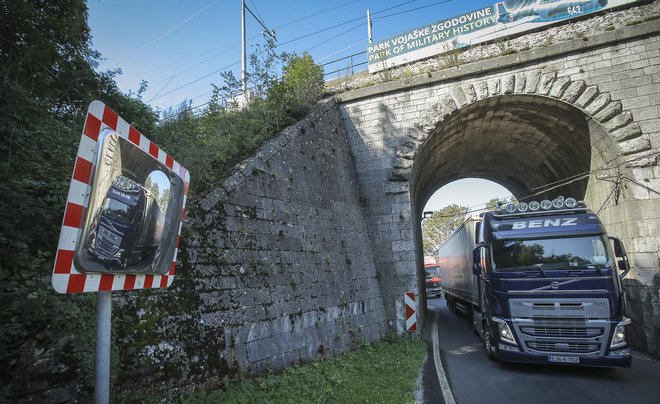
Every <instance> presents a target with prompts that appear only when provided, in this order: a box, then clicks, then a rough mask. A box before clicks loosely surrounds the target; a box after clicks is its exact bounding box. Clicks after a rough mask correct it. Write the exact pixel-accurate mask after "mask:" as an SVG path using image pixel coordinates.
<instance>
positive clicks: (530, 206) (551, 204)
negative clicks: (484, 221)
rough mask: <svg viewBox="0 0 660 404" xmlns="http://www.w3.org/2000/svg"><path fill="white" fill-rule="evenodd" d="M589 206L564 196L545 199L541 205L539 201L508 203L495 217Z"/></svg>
mask: <svg viewBox="0 0 660 404" xmlns="http://www.w3.org/2000/svg"><path fill="white" fill-rule="evenodd" d="M586 207H587V205H586V204H585V203H584V201H578V200H577V199H575V198H564V197H563V196H560V197H557V198H555V199H553V200H552V201H550V200H548V199H544V200H543V201H541V202H540V203H539V202H537V201H530V202H520V203H518V204H515V203H508V204H507V205H506V206H504V208H499V209H496V210H495V215H515V214H521V213H528V214H529V213H533V212H537V211H539V210H541V211H546V212H552V211H557V210H566V209H568V210H572V209H579V208H586Z"/></svg>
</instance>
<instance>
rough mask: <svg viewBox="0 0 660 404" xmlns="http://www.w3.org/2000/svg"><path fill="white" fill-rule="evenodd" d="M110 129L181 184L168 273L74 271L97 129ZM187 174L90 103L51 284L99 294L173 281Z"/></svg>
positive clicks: (108, 112)
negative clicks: (181, 194)
mask: <svg viewBox="0 0 660 404" xmlns="http://www.w3.org/2000/svg"><path fill="white" fill-rule="evenodd" d="M106 128H110V129H112V130H113V131H115V133H117V134H118V135H119V136H121V137H123V138H125V139H128V140H129V141H130V142H132V143H134V144H135V145H137V146H138V147H140V148H141V149H142V150H144V151H145V152H147V153H149V154H150V155H151V156H153V157H154V158H156V159H157V160H158V161H160V162H161V163H163V164H164V165H165V166H167V168H169V169H170V170H172V171H173V172H174V173H175V174H177V175H178V176H179V177H181V179H182V180H183V182H184V197H183V208H182V211H181V220H180V222H179V234H178V236H177V239H176V250H175V252H174V258H173V260H172V265H171V267H170V271H169V272H168V273H167V275H124V274H85V273H81V272H78V271H77V270H76V268H75V265H74V262H73V256H74V252H75V250H76V243H77V242H78V236H79V234H80V232H81V231H82V225H83V220H84V217H85V212H86V210H87V207H88V204H89V195H90V193H91V191H92V186H91V182H92V177H93V173H94V159H95V155H96V148H97V147H98V137H99V133H100V132H101V130H103V129H106ZM189 184H190V174H189V173H188V170H186V169H185V168H184V167H183V166H182V165H180V164H179V163H177V162H176V161H174V160H173V159H172V157H170V156H169V155H167V154H166V153H165V152H164V151H163V150H161V149H160V148H159V147H158V146H156V144H154V143H152V142H151V141H149V139H147V138H146V137H145V136H143V135H142V134H140V132H138V131H137V130H135V129H134V128H132V127H131V126H130V125H129V124H128V122H126V121H125V120H123V119H122V118H121V117H120V116H119V115H117V113H115V112H114V111H113V110H111V109H110V108H108V107H106V106H105V104H103V103H102V102H101V101H94V102H92V103H91V104H90V105H89V108H88V110H87V119H86V120H85V126H84V128H83V132H82V136H81V137H80V146H78V153H77V155H76V163H75V166H74V168H73V175H72V178H71V184H70V185H69V195H68V197H67V201H66V209H65V211H64V220H63V222H62V230H61V231H60V241H59V244H58V246H57V255H56V256H55V266H54V267H53V277H52V284H53V288H54V289H55V291H57V292H59V293H82V292H100V291H109V290H134V289H156V288H166V287H169V286H170V285H171V284H172V282H173V280H174V267H175V265H176V257H177V253H178V249H179V237H180V236H181V227H182V223H183V218H184V215H185V206H186V199H187V196H188V186H189Z"/></svg>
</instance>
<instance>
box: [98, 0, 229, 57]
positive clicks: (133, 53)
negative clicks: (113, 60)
mask: <svg viewBox="0 0 660 404" xmlns="http://www.w3.org/2000/svg"><path fill="white" fill-rule="evenodd" d="M218 1H220V0H214V1H213V2H212V3H210V4H209V5H207V6H206V7H204V8H202V9H201V10H199V11H197V12H196V13H195V14H193V15H191V16H190V17H188V18H186V19H185V20H184V21H182V22H180V23H178V24H177V25H175V26H174V27H172V28H170V29H169V30H167V31H166V32H164V33H162V34H161V35H159V36H158V37H156V38H155V39H153V40H152V41H151V42H149V43H147V44H146V45H143V46H142V47H140V48H139V49H136V50H134V51H133V52H131V53H130V54H128V56H126V57H124V58H123V59H122V60H120V61H119V62H117V63H123V62H125V61H126V60H128V59H130V58H131V57H133V56H135V55H136V54H138V53H140V52H142V51H143V50H145V49H147V48H148V47H150V46H151V45H153V44H155V43H156V42H158V41H160V40H161V39H163V38H165V37H166V36H167V35H169V34H171V33H172V32H174V31H176V30H177V29H179V28H181V27H182V26H183V25H185V24H187V23H188V22H189V21H190V20H192V19H193V18H195V17H197V16H198V15H200V14H202V13H203V12H204V11H206V10H208V9H209V8H210V7H211V6H213V5H214V4H216V3H217V2H218ZM108 60H109V59H106V60H104V61H103V62H101V63H100V64H99V66H101V65H102V64H103V63H105V62H107V61H108Z"/></svg>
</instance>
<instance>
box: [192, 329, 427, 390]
mask: <svg viewBox="0 0 660 404" xmlns="http://www.w3.org/2000/svg"><path fill="white" fill-rule="evenodd" d="M425 355H426V347H425V344H424V342H422V341H419V340H413V339H411V338H409V337H407V336H403V337H394V338H389V339H388V340H387V341H381V342H377V343H372V344H369V343H363V345H362V346H361V347H360V348H359V349H357V350H355V351H353V352H349V353H346V354H342V355H339V356H336V357H334V358H331V359H327V360H324V361H316V362H312V363H310V364H307V365H297V366H293V367H291V368H288V369H287V370H285V371H284V373H282V374H279V375H274V374H273V375H268V376H263V377H259V378H256V379H251V380H244V381H242V382H241V383H235V382H230V383H229V384H228V385H227V386H225V388H223V389H221V390H217V391H213V392H210V393H196V394H193V395H190V396H188V397H186V398H184V400H183V402H184V403H219V402H221V403H412V402H414V397H413V394H414V391H415V389H416V381H417V377H418V375H419V372H420V369H421V367H422V363H423V361H424V357H425Z"/></svg>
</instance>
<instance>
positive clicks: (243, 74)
mask: <svg viewBox="0 0 660 404" xmlns="http://www.w3.org/2000/svg"><path fill="white" fill-rule="evenodd" d="M245 10H247V11H249V12H250V14H252V17H254V19H255V20H257V22H258V23H259V24H260V25H261V26H262V27H263V29H264V33H265V34H268V35H269V36H270V37H271V38H273V40H277V38H275V30H269V29H268V28H267V27H266V24H265V23H264V22H263V21H261V20H260V19H259V17H257V16H256V15H254V13H253V12H252V10H250V9H249V8H248V7H247V6H246V5H245V0H241V52H242V54H243V56H242V58H241V82H242V84H243V96H244V97H246V101H247V73H246V65H247V63H246V60H247V53H246V51H245Z"/></svg>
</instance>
